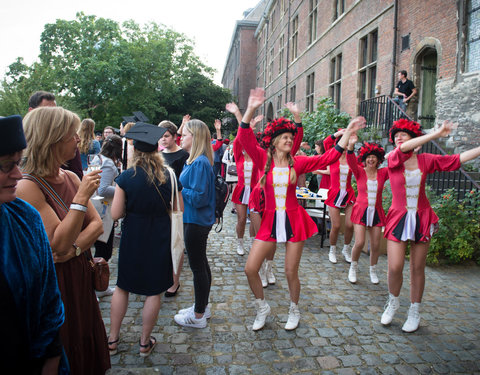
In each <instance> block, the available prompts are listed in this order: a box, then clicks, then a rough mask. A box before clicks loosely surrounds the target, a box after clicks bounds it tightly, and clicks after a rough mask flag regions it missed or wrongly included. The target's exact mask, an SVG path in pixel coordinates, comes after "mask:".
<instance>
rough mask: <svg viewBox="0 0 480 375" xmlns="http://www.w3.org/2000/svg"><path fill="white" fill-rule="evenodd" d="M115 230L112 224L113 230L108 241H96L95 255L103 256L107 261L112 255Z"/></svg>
mask: <svg viewBox="0 0 480 375" xmlns="http://www.w3.org/2000/svg"><path fill="white" fill-rule="evenodd" d="M114 232H115V228H114V226H113V225H112V230H111V232H110V237H108V241H107V243H105V242H102V241H95V257H102V258H103V259H105V260H106V261H107V262H108V261H109V260H110V258H111V257H112V250H113V235H114Z"/></svg>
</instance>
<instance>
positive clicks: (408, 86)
mask: <svg viewBox="0 0 480 375" xmlns="http://www.w3.org/2000/svg"><path fill="white" fill-rule="evenodd" d="M394 95H396V98H395V99H393V101H394V102H395V103H397V104H398V105H399V106H400V108H401V109H402V110H403V111H404V112H406V111H407V104H408V102H409V100H410V99H411V98H412V97H413V96H414V95H417V89H416V88H415V85H414V84H413V82H412V81H410V80H409V79H407V71H406V70H401V71H400V72H399V73H398V83H397V87H395V92H394Z"/></svg>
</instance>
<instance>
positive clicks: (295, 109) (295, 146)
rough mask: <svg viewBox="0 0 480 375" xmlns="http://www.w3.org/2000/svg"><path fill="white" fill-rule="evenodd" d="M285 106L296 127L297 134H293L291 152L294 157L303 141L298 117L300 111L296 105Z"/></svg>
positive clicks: (300, 120)
mask: <svg viewBox="0 0 480 375" xmlns="http://www.w3.org/2000/svg"><path fill="white" fill-rule="evenodd" d="M285 106H286V107H287V108H288V110H289V111H290V112H291V113H292V115H293V120H294V121H295V125H296V126H297V133H296V134H295V137H294V139H293V146H292V151H291V154H292V155H295V154H296V153H297V152H298V150H300V146H301V144H302V141H303V125H302V117H301V116H300V109H299V108H298V105H297V104H295V103H293V102H288V103H286V104H285Z"/></svg>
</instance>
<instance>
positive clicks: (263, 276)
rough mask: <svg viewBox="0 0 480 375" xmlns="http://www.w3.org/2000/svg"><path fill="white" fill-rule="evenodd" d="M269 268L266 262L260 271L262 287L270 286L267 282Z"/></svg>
mask: <svg viewBox="0 0 480 375" xmlns="http://www.w3.org/2000/svg"><path fill="white" fill-rule="evenodd" d="M266 268H267V266H266V264H265V261H264V262H263V263H262V265H261V266H260V270H259V271H258V274H259V275H260V280H262V286H263V287H264V288H266V287H267V286H268V281H267V270H266Z"/></svg>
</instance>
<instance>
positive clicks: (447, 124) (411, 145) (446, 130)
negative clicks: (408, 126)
mask: <svg viewBox="0 0 480 375" xmlns="http://www.w3.org/2000/svg"><path fill="white" fill-rule="evenodd" d="M457 126H458V124H454V123H452V122H451V121H444V122H443V124H442V126H441V127H440V128H438V129H437V130H435V131H433V132H430V133H428V134H424V135H421V136H420V137H415V138H412V139H409V140H408V141H406V142H404V143H402V144H401V145H400V146H399V149H400V151H402V152H404V153H406V152H409V151H413V150H414V149H416V148H417V147H420V146H423V145H424V144H425V143H427V142H429V141H432V140H434V139H437V138H441V137H447V136H448V135H449V134H450V132H451V131H452V130H453V129H456V128H457Z"/></svg>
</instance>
